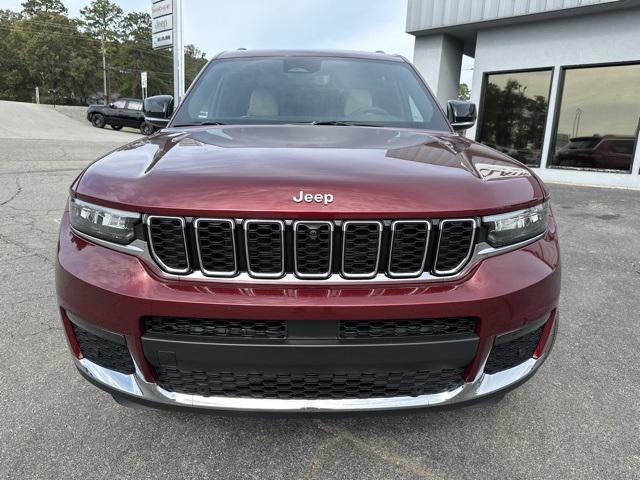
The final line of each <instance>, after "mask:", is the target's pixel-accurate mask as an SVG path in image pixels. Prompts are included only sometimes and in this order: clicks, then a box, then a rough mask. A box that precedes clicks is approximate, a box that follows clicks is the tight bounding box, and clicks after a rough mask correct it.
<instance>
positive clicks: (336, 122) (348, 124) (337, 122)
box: [307, 120, 384, 127]
mask: <svg viewBox="0 0 640 480" xmlns="http://www.w3.org/2000/svg"><path fill="white" fill-rule="evenodd" d="M307 125H337V126H340V127H383V126H384V125H379V124H376V123H359V122H346V121H342V120H315V121H313V122H309V123H308V124H307Z"/></svg>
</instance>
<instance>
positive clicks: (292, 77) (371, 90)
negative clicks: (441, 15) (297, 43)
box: [173, 57, 449, 131]
mask: <svg viewBox="0 0 640 480" xmlns="http://www.w3.org/2000/svg"><path fill="white" fill-rule="evenodd" d="M215 121H220V122H224V123H229V124H233V123H243V124H256V123H309V122H326V121H344V122H353V123H367V124H375V125H382V126H396V127H407V128H421V129H431V130H445V131H446V130H448V129H449V128H448V125H447V123H446V120H445V118H444V116H443V115H442V113H441V112H440V110H439V109H438V108H437V107H436V104H435V102H434V100H433V98H432V97H431V95H430V94H429V93H428V92H427V90H426V89H425V88H424V86H423V85H422V84H421V82H420V81H419V80H418V78H417V76H416V75H415V73H414V71H413V70H412V69H411V67H410V66H409V65H407V64H406V63H404V62H392V61H376V60H361V59H344V58H325V57H323V58H312V57H286V58H280V57H266V58H246V59H229V60H218V61H215V62H212V63H211V64H210V65H209V67H208V69H207V70H206V71H205V73H204V74H203V75H202V77H201V78H200V80H199V81H198V83H197V84H196V85H195V87H194V89H193V91H192V92H191V93H190V94H189V96H188V97H187V98H186V99H185V101H184V103H183V104H182V105H181V107H180V109H179V111H178V112H177V113H176V118H175V120H174V122H173V124H174V125H180V124H189V123H198V122H215Z"/></svg>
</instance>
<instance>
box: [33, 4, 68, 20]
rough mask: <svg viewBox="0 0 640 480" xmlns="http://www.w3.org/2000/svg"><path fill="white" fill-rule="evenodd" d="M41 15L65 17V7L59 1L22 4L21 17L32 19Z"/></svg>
mask: <svg viewBox="0 0 640 480" xmlns="http://www.w3.org/2000/svg"><path fill="white" fill-rule="evenodd" d="M41 13H45V14H57V15H66V14H67V7H65V6H64V4H63V3H62V2H61V1H60V0H27V1H26V2H23V3H22V15H24V16H26V17H33V16H34V15H38V14H41Z"/></svg>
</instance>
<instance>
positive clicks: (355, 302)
mask: <svg viewBox="0 0 640 480" xmlns="http://www.w3.org/2000/svg"><path fill="white" fill-rule="evenodd" d="M59 241H60V246H59V252H58V261H57V266H56V285H57V292H58V301H59V304H60V306H61V307H62V308H64V309H66V310H69V311H71V312H73V313H75V314H76V315H78V316H79V317H82V318H86V319H91V322H92V323H94V324H95V325H97V326H99V327H101V328H103V329H105V330H109V331H112V332H117V333H122V334H124V335H125V336H126V338H127V344H128V346H129V349H130V350H131V353H132V355H133V357H134V359H135V361H136V363H137V364H138V365H140V366H141V369H142V371H143V374H144V375H145V378H147V380H152V379H153V371H152V369H151V367H150V365H149V364H148V362H147V360H146V359H145V357H144V354H143V351H142V342H141V339H140V337H141V335H142V334H143V331H142V322H141V317H143V316H146V315H166V316H172V315H174V316H191V317H211V316H214V317H216V318H226V319H265V318H268V319H278V320H292V321H305V320H323V319H327V320H335V319H341V320H361V319H366V320H375V319H408V318H433V317H454V316H461V317H462V316H476V317H479V318H480V327H479V331H478V335H479V336H480V346H479V348H478V352H477V353H476V359H479V358H481V356H482V353H483V352H486V351H487V350H488V349H489V348H490V347H491V344H492V342H493V338H494V337H495V335H497V334H500V333H505V332H509V331H511V330H515V329H517V328H518V327H521V326H522V325H523V324H525V323H526V322H528V321H532V320H535V319H538V318H540V317H541V316H543V315H550V314H551V312H552V311H553V310H555V309H556V308H557V305H558V299H559V295H560V256H559V248H558V240H557V232H556V225H555V222H554V220H553V218H551V220H550V228H549V231H548V233H547V234H546V235H545V236H544V237H543V238H542V239H540V240H538V241H537V242H535V243H532V244H530V245H528V246H526V247H524V248H522V249H519V250H515V251H512V252H508V253H505V254H502V255H498V256H495V257H490V258H487V259H485V260H483V261H481V262H480V263H479V264H478V265H477V266H476V267H475V268H473V269H472V270H471V272H470V273H469V275H467V276H466V277H464V278H463V279H460V280H458V281H443V282H442V283H438V284H429V285H425V284H420V283H417V282H415V281H414V282H412V281H411V280H407V282H406V283H404V284H402V285H392V284H388V285H385V284H382V285H376V286H366V285H365V286H363V285H360V286H340V287H310V286H304V287H299V286H298V287H295V286H291V285H283V284H281V283H279V282H276V283H274V285H273V286H254V285H251V284H247V285H225V284H224V283H223V281H222V282H220V283H212V282H198V281H175V280H167V279H161V278H159V277H157V276H156V275H155V274H154V273H153V272H152V270H151V269H150V268H149V267H148V266H147V265H146V264H145V263H144V261H143V260H142V259H140V258H138V257H134V256H131V255H127V254H124V253H120V252H116V251H114V250H110V249H108V248H104V247H102V246H98V245H95V244H93V243H91V242H89V241H87V240H85V239H83V238H81V237H79V236H77V235H75V234H74V233H73V232H72V231H71V230H70V228H69V218H68V213H65V214H64V216H63V219H62V225H61V231H60V239H59ZM89 266H90V267H89ZM63 320H64V317H63ZM67 321H68V320H67ZM480 367H481V365H479V363H478V362H475V361H474V362H473V363H472V364H471V366H470V367H469V369H468V371H467V376H471V377H473V376H474V375H475V374H476V373H477V371H478V369H479V368H480Z"/></svg>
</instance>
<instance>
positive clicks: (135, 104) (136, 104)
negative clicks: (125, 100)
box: [127, 100, 142, 110]
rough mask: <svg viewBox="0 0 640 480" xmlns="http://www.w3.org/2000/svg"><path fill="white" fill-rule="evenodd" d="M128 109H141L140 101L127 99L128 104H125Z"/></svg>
mask: <svg viewBox="0 0 640 480" xmlns="http://www.w3.org/2000/svg"><path fill="white" fill-rule="evenodd" d="M127 108H128V109H129V110H142V102H140V101H138V100H129V105H127Z"/></svg>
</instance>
